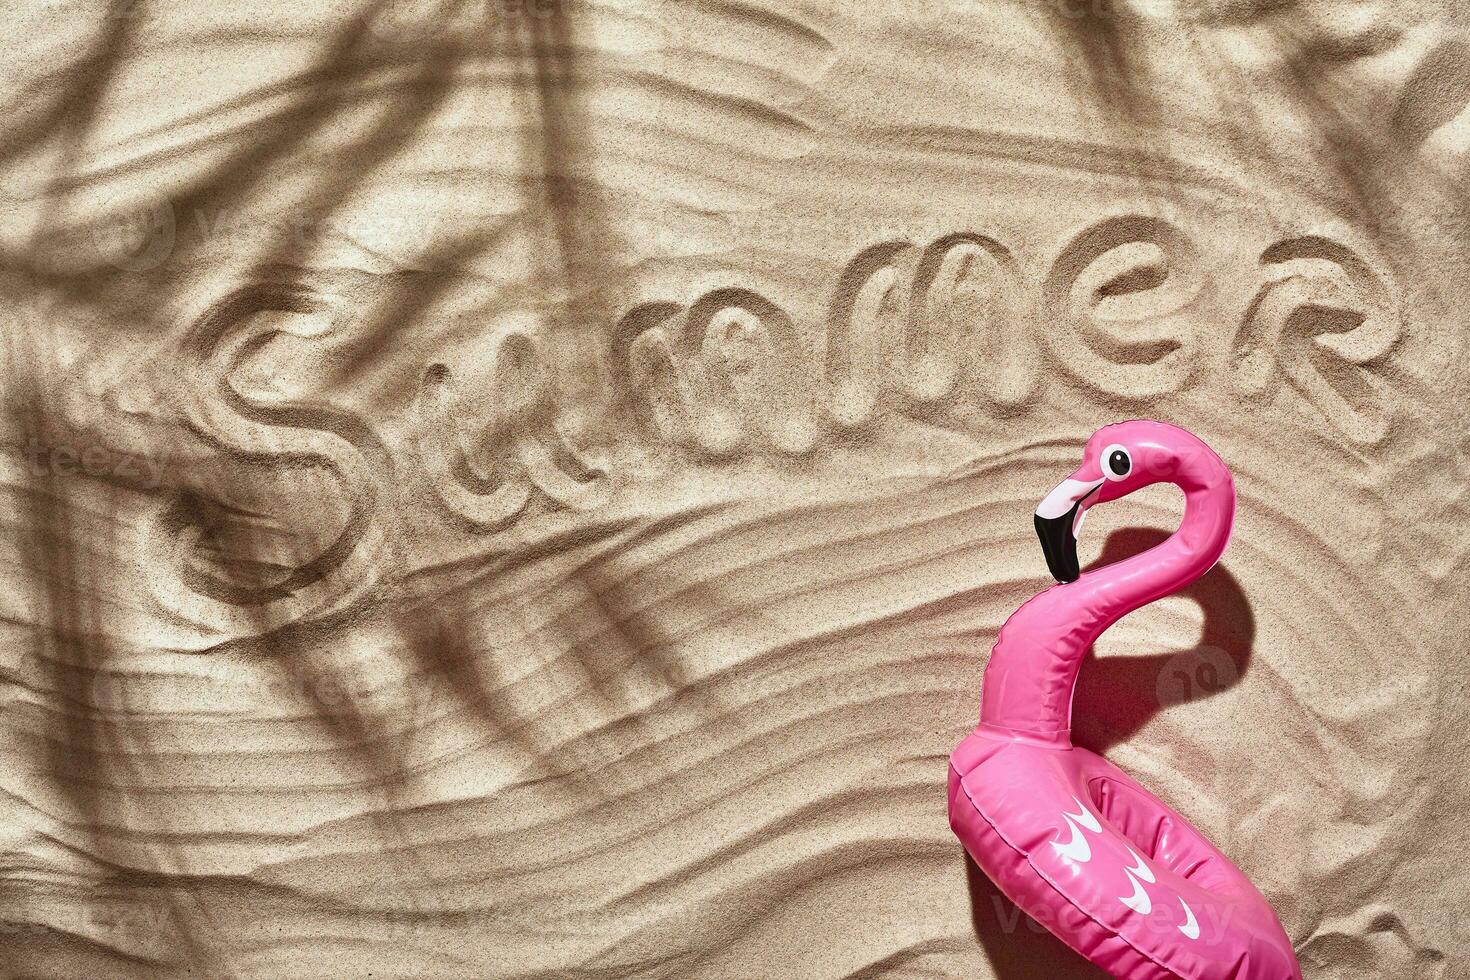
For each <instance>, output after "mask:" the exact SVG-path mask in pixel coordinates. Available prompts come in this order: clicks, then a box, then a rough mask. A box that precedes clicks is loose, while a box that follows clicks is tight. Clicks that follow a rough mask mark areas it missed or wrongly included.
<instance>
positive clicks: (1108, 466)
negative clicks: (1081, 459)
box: [1102, 442, 1133, 480]
mask: <svg viewBox="0 0 1470 980" xmlns="http://www.w3.org/2000/svg"><path fill="white" fill-rule="evenodd" d="M1132 470H1133V458H1132V457H1131V456H1129V455H1128V450H1126V449H1124V448H1123V447H1122V446H1120V445H1118V444H1117V443H1116V442H1115V443H1113V444H1112V445H1111V446H1109V447H1108V448H1106V449H1104V450H1103V451H1102V471H1103V476H1105V477H1107V478H1108V479H1109V480H1121V479H1123V477H1125V476H1127V475H1128V474H1129V473H1130V472H1131V471H1132Z"/></svg>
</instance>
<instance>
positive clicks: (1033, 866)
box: [949, 762, 1190, 980]
mask: <svg viewBox="0 0 1470 980" xmlns="http://www.w3.org/2000/svg"><path fill="white" fill-rule="evenodd" d="M949 767H950V768H951V769H954V771H955V775H957V776H959V777H960V791H961V792H962V793H964V794H965V799H967V800H969V801H970V806H972V807H973V808H974V810H975V812H976V813H978V814H980V819H981V820H984V821H985V823H986V824H987V825H988V826H989V827H990V829H991V830H992V831H993V832H994V833H995V836H997V837H999V838H1000V839H1001V841H1002V842H1004V843H1005V845H1006V846H1007V847H1009V848H1010V849H1011V850H1013V851H1015V852H1016V853H1017V854H1019V855H1021V856H1022V857H1023V858H1025V859H1026V864H1027V866H1028V867H1030V868H1031V870H1032V871H1034V872H1035V873H1036V876H1037V877H1038V878H1040V879H1041V880H1042V881H1044V882H1046V883H1047V884H1048V885H1050V886H1051V888H1052V891H1054V892H1056V893H1057V894H1058V895H1060V896H1061V897H1062V901H1064V902H1066V903H1067V904H1068V905H1070V906H1072V908H1074V909H1076V910H1077V911H1078V912H1081V913H1082V914H1083V915H1084V916H1086V917H1087V918H1089V919H1091V920H1092V921H1093V922H1095V923H1097V925H1098V928H1100V929H1102V931H1103V932H1105V933H1108V934H1109V935H1112V936H1117V937H1118V938H1119V939H1121V940H1122V941H1123V943H1124V944H1125V945H1127V946H1128V948H1130V949H1132V950H1133V951H1134V952H1135V953H1137V954H1138V955H1139V956H1142V957H1143V958H1144V959H1146V960H1148V961H1149V962H1150V963H1153V964H1154V965H1155V966H1157V967H1158V968H1159V969H1161V970H1163V971H1164V972H1166V973H1168V974H1170V975H1171V976H1174V977H1179V978H1180V980H1190V978H1188V977H1186V976H1184V974H1182V973H1179V972H1178V971H1177V970H1175V969H1174V968H1173V967H1171V966H1169V965H1168V964H1167V963H1162V962H1160V961H1159V960H1158V958H1157V957H1155V956H1153V955H1152V954H1150V953H1149V952H1148V950H1145V949H1140V948H1139V947H1138V945H1137V944H1135V943H1134V942H1133V940H1131V939H1129V938H1128V937H1127V936H1125V935H1123V934H1122V933H1121V932H1118V931H1117V930H1115V929H1114V928H1113V927H1112V926H1110V925H1108V924H1107V923H1106V922H1103V921H1102V920H1101V919H1099V918H1097V917H1096V916H1095V915H1093V914H1092V913H1091V912H1089V911H1087V910H1086V909H1085V908H1083V907H1082V906H1080V905H1078V904H1077V903H1076V902H1074V901H1072V900H1071V899H1070V898H1068V897H1067V893H1066V892H1064V891H1062V890H1061V888H1059V887H1058V886H1057V883H1056V882H1055V881H1052V880H1051V878H1050V877H1049V876H1048V875H1047V874H1046V872H1045V871H1042V870H1041V869H1040V868H1038V867H1037V866H1036V864H1035V862H1033V861H1032V860H1031V854H1030V852H1029V851H1023V850H1022V849H1021V848H1019V847H1017V846H1016V845H1015V844H1014V843H1012V842H1011V840H1010V839H1009V838H1008V837H1006V835H1005V834H1003V833H1001V831H1000V828H999V827H997V826H996V825H995V822H994V821H993V820H991V819H990V818H989V817H987V816H986V815H985V811H984V810H982V809H981V808H980V804H979V802H977V801H976V799H975V797H973V796H971V795H970V787H968V786H966V785H965V776H966V775H968V773H961V772H960V771H959V770H958V769H955V766H954V763H953V762H951V763H950V766H949ZM975 768H976V769H978V768H980V767H979V766H976V767H975ZM974 771H975V770H974V769H971V770H970V772H974ZM1109 826H1111V824H1110V825H1109ZM1006 897H1007V898H1009V897H1010V896H1009V895H1007V896H1006ZM1047 931H1048V932H1051V930H1050V929H1048V930H1047ZM1052 935H1053V936H1056V933H1054V932H1053V933H1052ZM1057 938H1058V939H1061V940H1062V942H1064V943H1066V944H1067V946H1068V947H1069V948H1070V949H1071V950H1072V951H1073V952H1074V953H1076V954H1077V955H1078V956H1081V957H1083V958H1084V959H1088V960H1091V957H1090V956H1088V955H1087V954H1086V953H1084V952H1083V951H1082V950H1080V949H1078V948H1077V947H1076V946H1073V945H1072V944H1071V943H1070V942H1067V940H1066V939H1065V938H1064V937H1062V936H1057Z"/></svg>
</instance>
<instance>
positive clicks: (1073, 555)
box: [1036, 479, 1103, 582]
mask: <svg viewBox="0 0 1470 980" xmlns="http://www.w3.org/2000/svg"><path fill="white" fill-rule="evenodd" d="M1102 485H1103V481H1102V480H1073V479H1066V480H1063V481H1062V482H1061V483H1060V484H1059V485H1058V486H1057V488H1056V489H1055V490H1053V491H1052V492H1051V493H1049V494H1047V495H1046V499H1045V500H1043V501H1042V502H1041V506H1040V507H1037V508H1036V536H1037V537H1038V538H1040V539H1041V553H1042V554H1044V555H1045V556H1046V567H1047V568H1049V569H1051V575H1052V578H1054V579H1056V580H1057V581H1058V582H1075V581H1077V577H1078V576H1079V575H1081V574H1082V572H1081V570H1080V569H1079V568H1078V566H1077V533H1078V532H1079V531H1081V530H1082V518H1083V517H1085V516H1086V515H1087V506H1088V501H1089V500H1090V499H1091V498H1092V495H1093V494H1094V493H1096V492H1097V488H1098V487H1100V486H1102Z"/></svg>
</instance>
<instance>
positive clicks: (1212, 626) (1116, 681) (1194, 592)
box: [1072, 527, 1256, 753]
mask: <svg viewBox="0 0 1470 980" xmlns="http://www.w3.org/2000/svg"><path fill="white" fill-rule="evenodd" d="M1169 535H1170V532H1168V531H1164V530H1160V529H1157V528H1142V527H1131V528H1125V529H1123V530H1120V531H1115V532H1113V534H1112V535H1110V536H1109V537H1108V540H1107V543H1106V544H1105V545H1104V546H1103V550H1102V554H1101V555H1099V556H1098V558H1097V561H1095V562H1093V563H1092V564H1091V565H1089V566H1088V570H1091V569H1093V568H1100V567H1103V566H1105V565H1111V564H1113V563H1114V562H1118V561H1121V560H1123V559H1124V558H1128V557H1130V556H1132V555H1138V554H1142V553H1143V552H1145V551H1147V550H1148V549H1150V548H1152V547H1154V546H1155V545H1158V544H1162V543H1163V542H1164V541H1166V540H1168V538H1169ZM1174 594H1175V595H1177V596H1183V597H1185V598H1187V599H1190V600H1192V601H1193V602H1195V603H1197V604H1198V605H1199V607H1200V610H1201V611H1202V612H1203V613H1204V625H1203V628H1202V629H1201V630H1200V637H1199V642H1198V643H1197V644H1196V645H1195V647H1194V648H1193V650H1189V649H1185V650H1171V651H1169V652H1167V653H1155V654H1123V655H1118V654H1109V655H1108V656H1106V657H1099V656H1098V655H1097V654H1096V653H1095V652H1094V651H1093V650H1091V649H1089V650H1088V651H1087V657H1086V659H1084V660H1083V662H1082V671H1081V673H1080V674H1079V676H1078V678H1077V688H1076V691H1075V692H1074V694H1073V701H1072V706H1073V707H1072V718H1073V730H1072V737H1073V742H1074V743H1075V744H1077V745H1080V746H1082V747H1083V748H1085V749H1091V750H1092V751H1094V752H1099V753H1101V752H1106V751H1107V750H1108V749H1110V748H1112V747H1113V746H1115V745H1117V744H1119V743H1121V742H1125V741H1127V740H1128V739H1129V738H1132V737H1133V736H1134V735H1135V734H1137V733H1138V731H1139V730H1140V729H1142V728H1143V726H1144V725H1146V724H1148V722H1149V721H1150V720H1151V719H1152V718H1153V717H1154V716H1155V715H1156V714H1158V713H1159V712H1160V711H1162V710H1164V709H1165V707H1166V703H1165V702H1166V699H1167V702H1168V705H1169V706H1172V705H1174V704H1179V703H1182V702H1185V701H1200V700H1204V699H1205V698H1209V697H1213V696H1215V695H1216V694H1220V693H1221V692H1223V691H1225V690H1227V689H1229V688H1231V687H1233V686H1235V685H1236V684H1237V683H1239V682H1240V679H1241V678H1242V677H1244V676H1245V672H1246V670H1247V669H1248V668H1249V667H1250V661H1251V654H1252V651H1253V648H1254V646H1255V639H1256V617H1255V614H1254V613H1253V612H1251V607H1250V601H1249V600H1248V599H1246V596H1245V591H1244V590H1243V589H1242V588H1241V587H1240V582H1239V580H1237V579H1236V577H1235V576H1234V575H1232V574H1230V570H1229V569H1228V568H1226V567H1225V563H1224V562H1221V563H1220V564H1218V565H1216V566H1215V567H1214V568H1212V569H1211V570H1210V571H1209V572H1208V573H1207V574H1206V575H1204V576H1203V577H1202V578H1199V579H1196V580H1195V581H1193V582H1191V583H1190V584H1189V585H1187V586H1185V587H1184V588H1182V589H1180V590H1179V591H1178V592H1176V593H1174ZM1181 671H1183V672H1184V673H1182V674H1181V673H1180V672H1181ZM1161 695H1166V697H1165V696H1161Z"/></svg>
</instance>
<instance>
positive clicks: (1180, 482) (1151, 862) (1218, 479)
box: [949, 421, 1301, 980]
mask: <svg viewBox="0 0 1470 980" xmlns="http://www.w3.org/2000/svg"><path fill="white" fill-rule="evenodd" d="M1163 481H1167V482H1170V483H1174V484H1175V485H1177V486H1178V487H1179V488H1180V489H1181V490H1183V491H1184V500H1185V505H1184V520H1183V522H1182V523H1181V524H1180V527H1179V530H1178V531H1177V532H1175V534H1174V535H1173V536H1172V537H1170V538H1169V540H1167V541H1165V542H1164V543H1163V544H1160V545H1159V546H1158V547H1156V548H1153V549H1151V550H1149V551H1147V552H1144V553H1143V554H1141V555H1135V556H1133V557H1131V558H1128V559H1125V560H1123V561H1119V562H1115V563H1114V564H1111V565H1108V566H1107V567H1105V568H1100V569H1096V570H1093V571H1089V572H1088V573H1087V574H1085V575H1081V576H1079V574H1078V568H1077V532H1078V530H1079V529H1080V528H1081V527H1082V518H1083V515H1085V514H1086V513H1087V508H1089V507H1091V506H1092V505H1094V504H1098V503H1102V502H1105V501H1108V500H1117V499H1118V498H1119V497H1123V496H1126V495H1127V494H1130V493H1132V492H1133V491H1134V490H1137V489H1139V488H1140V487H1146V486H1149V485H1150V484H1154V483H1159V482H1163ZM1234 518H1235V485H1234V483H1233V482H1232V481H1231V479H1230V471H1229V470H1227V469H1226V468H1225V464H1224V463H1223V462H1221V461H1220V458H1219V457H1218V456H1216V455H1215V454H1214V453H1213V452H1212V451H1211V450H1210V448H1209V447H1208V446H1206V445H1205V444H1204V443H1203V442H1201V441H1200V440H1199V439H1197V438H1195V437H1194V436H1192V435H1190V434H1189V433H1188V432H1185V431H1184V430H1183V429H1179V428H1176V427H1175V426H1172V425H1165V424H1163V423H1161V422H1147V421H1133V422H1121V423H1119V424H1117V425H1110V426H1106V427H1105V428H1102V429H1099V430H1098V431H1097V433H1096V434H1094V435H1093V437H1092V438H1091V439H1090V440H1088V443H1087V449H1086V450H1085V454H1084V456H1083V463H1082V467H1081V469H1079V470H1077V472H1075V473H1073V474H1072V475H1071V476H1070V477H1068V478H1067V479H1065V480H1063V481H1062V483H1061V485H1060V486H1058V487H1057V488H1056V489H1055V490H1053V491H1052V492H1051V493H1050V494H1048V495H1047V497H1046V499H1045V500H1043V501H1042V502H1041V506H1040V507H1038V508H1037V509H1036V530H1037V533H1038V534H1039V535H1040V537H1041V544H1042V548H1043V550H1044V551H1045V553H1046V560H1047V564H1048V565H1049V566H1050V568H1051V572H1052V575H1053V576H1055V578H1056V579H1057V580H1058V582H1060V583H1061V584H1059V585H1054V586H1052V587H1051V588H1049V589H1047V590H1046V591H1044V592H1042V593H1040V594H1039V595H1036V596H1033V597H1032V598H1031V599H1029V600H1028V601H1027V602H1025V603H1024V604H1023V605H1022V606H1021V608H1019V609H1017V610H1016V611H1015V612H1014V613H1013V614H1012V615H1011V618H1010V619H1008V620H1007V621H1006V624H1005V625H1004V626H1003V627H1001V631H1000V635H999V636H998V637H997V638H996V643H995V649H994V651H993V652H992V653H991V656H990V665H989V666H988V667H986V669H985V693H984V696H983V699H982V704H981V709H980V724H979V726H978V727H977V728H976V729H975V731H974V733H972V734H971V735H970V736H968V737H967V738H966V739H965V740H964V741H963V742H961V743H960V744H959V745H958V746H957V747H956V748H955V750H954V753H953V754H952V755H951V756H950V772H949V822H950V826H951V827H953V828H954V832H955V834H956V835H958V836H959V838H960V840H961V841H962V842H963V843H964V845H965V850H967V851H968V852H969V853H970V856H971V857H973V858H974V859H975V863H976V864H978V865H979V866H980V868H981V869H983V870H984V871H985V873H986V874H987V875H989V876H990V878H991V880H992V881H994V882H995V884H996V885H997V886H998V887H999V888H1000V890H1001V891H1003V892H1004V893H1005V894H1006V895H1007V896H1009V897H1010V899H1011V900H1012V901H1014V902H1015V903H1016V904H1017V905H1018V906H1020V907H1021V908H1022V909H1023V910H1025V911H1026V912H1027V913H1028V914H1029V915H1031V916H1032V917H1033V918H1034V919H1036V920H1037V921H1038V922H1040V923H1041V924H1043V925H1045V926H1046V927H1047V928H1048V929H1050V930H1051V931H1052V932H1053V933H1055V934H1056V935H1057V936H1059V937H1060V938H1061V939H1062V940H1063V941H1064V942H1066V943H1067V945H1069V946H1071V947H1072V948H1073V949H1075V950H1076V951H1077V952H1079V953H1081V954H1082V955H1083V956H1085V957H1087V958H1088V959H1089V960H1091V961H1092V962H1093V963H1096V964H1097V965H1098V966H1100V967H1102V968H1103V969H1105V970H1107V971H1108V972H1109V973H1111V974H1112V975H1113V976H1115V977H1123V978H1128V980H1143V978H1171V977H1183V978H1188V980H1206V978H1210V980H1213V978H1221V980H1283V978H1297V980H1300V977H1301V968H1300V967H1299V966H1298V965H1297V961H1296V956H1295V954H1294V953H1293V951H1292V947H1291V942H1290V940H1288V939H1287V938H1286V933H1285V931H1284V930H1282V928H1281V923H1280V922H1279V921H1277V919H1276V914H1275V913H1274V912H1272V910H1271V906H1270V905H1268V904H1267V903H1266V900H1265V899H1264V898H1262V897H1261V893H1260V892H1258V891H1256V889H1255V888H1254V887H1253V886H1252V885H1251V883H1250V881H1249V880H1248V879H1247V878H1246V876H1245V875H1244V874H1242V873H1241V872H1240V870H1239V869H1237V868H1236V867H1235V865H1233V864H1231V863H1230V861H1229V860H1228V859H1227V858H1226V857H1225V855H1223V854H1221V853H1220V852H1219V851H1218V850H1216V849H1215V848H1214V846H1213V845H1211V844H1210V842H1209V841H1208V840H1206V839H1205V838H1204V836H1203V835H1202V834H1200V833H1199V831H1197V830H1195V829H1194V828H1193V827H1191V826H1190V825H1189V824H1188V823H1187V822H1186V821H1185V819H1184V818H1183V817H1181V816H1180V815H1179V814H1177V813H1175V812H1174V811H1173V810H1171V809H1170V808H1169V807H1167V806H1165V805H1164V804H1163V803H1162V802H1160V801H1159V799H1158V798H1157V797H1155V796H1154V795H1153V794H1152V793H1150V792H1149V791H1148V790H1146V789H1144V788H1143V787H1142V786H1140V785H1139V784H1138V783H1137V782H1135V781H1134V780H1133V779H1131V778H1129V777H1128V775H1127V774H1126V773H1124V772H1123V771H1122V770H1121V769H1119V768H1118V767H1117V766H1115V765H1113V764H1112V763H1110V762H1108V761H1107V760H1106V759H1104V758H1102V757H1101V756H1099V755H1096V754H1095V753H1092V752H1088V751H1087V750H1085V749H1079V748H1076V747H1074V746H1073V745H1072V741H1071V724H1072V688H1073V685H1074V683H1075V682H1076V680H1077V669H1078V667H1079V666H1080V665H1081V663H1082V657H1083V654H1084V653H1085V652H1086V651H1087V649H1088V647H1089V646H1091V644H1092V643H1093V641H1094V640H1096V639H1097V638H1098V636H1099V635H1101V634H1102V632H1103V630H1105V629H1107V628H1108V627H1109V626H1111V625H1112V624H1113V623H1115V622H1117V621H1118V620H1119V619H1120V618H1122V617H1123V616H1125V615H1127V614H1128V613H1130V612H1132V611H1133V610H1135V609H1138V608H1140V607H1141V606H1144V605H1147V604H1148V603H1150V602H1153V601H1154V600H1155V599H1159V598H1161V597H1163V596H1166V595H1168V594H1169V593H1171V592H1174V591H1175V590H1176V589H1179V588H1181V587H1183V586H1185V585H1187V584H1188V583H1190V582H1192V581H1194V580H1195V579H1197V578H1199V577H1200V576H1201V575H1203V574H1204V573H1205V572H1207V571H1209V570H1210V568H1211V567H1213V566H1214V564H1215V562H1216V561H1218V560H1219V558H1220V555H1221V553H1223V552H1224V550H1225V543H1226V541H1228V540H1229V538H1230V528H1231V525H1232V523H1233V522H1234Z"/></svg>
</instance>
